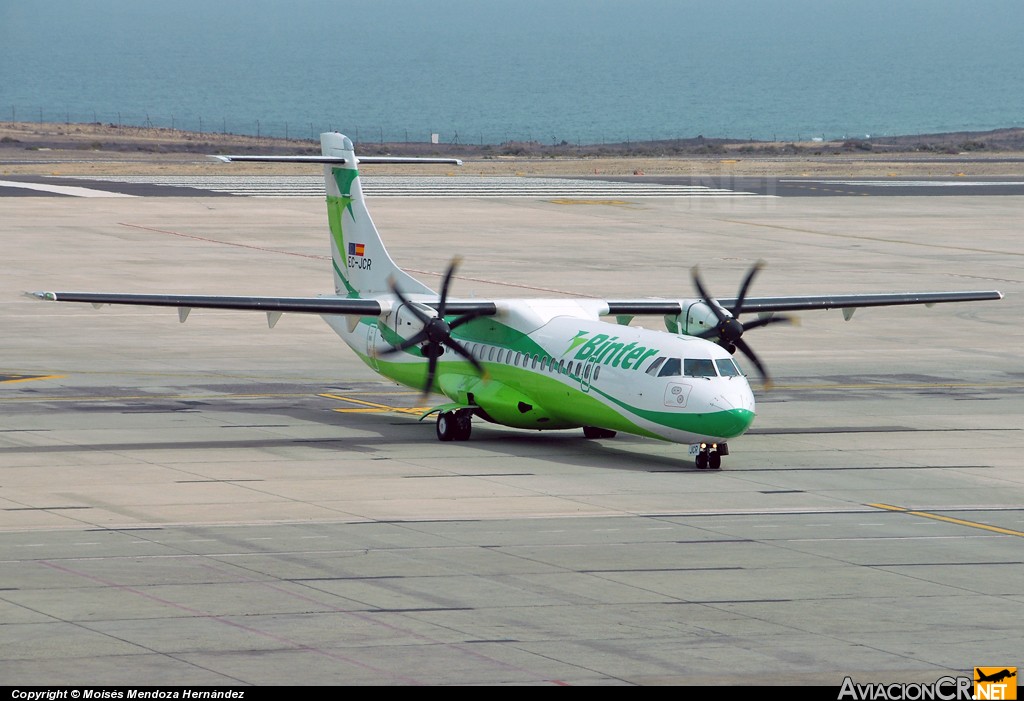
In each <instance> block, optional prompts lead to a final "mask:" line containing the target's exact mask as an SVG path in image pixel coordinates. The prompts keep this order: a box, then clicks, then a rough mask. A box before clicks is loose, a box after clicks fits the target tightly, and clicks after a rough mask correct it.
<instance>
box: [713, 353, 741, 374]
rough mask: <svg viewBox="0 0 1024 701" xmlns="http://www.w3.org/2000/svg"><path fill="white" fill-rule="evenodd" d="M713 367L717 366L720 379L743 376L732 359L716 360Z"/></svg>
mask: <svg viewBox="0 0 1024 701" xmlns="http://www.w3.org/2000/svg"><path fill="white" fill-rule="evenodd" d="M715 365H717V366H718V374H719V375H721V376H722V377H737V376H739V375H742V374H743V373H742V372H740V369H739V367H737V365H736V362H735V361H734V360H733V359H732V358H722V359H720V360H716V361H715Z"/></svg>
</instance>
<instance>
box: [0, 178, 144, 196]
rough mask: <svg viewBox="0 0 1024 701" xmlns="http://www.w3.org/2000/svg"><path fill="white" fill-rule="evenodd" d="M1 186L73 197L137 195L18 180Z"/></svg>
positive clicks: (0, 181) (6, 181)
mask: <svg viewBox="0 0 1024 701" xmlns="http://www.w3.org/2000/svg"><path fill="white" fill-rule="evenodd" d="M95 179H96V178H94V180H95ZM0 187H19V188H21V189H23V190H37V191H39V192H52V193H53V194H55V195H71V196H72V197H135V195H126V194H124V193H123V192H107V191H106V190H93V189H91V188H87V187H75V186H73V185H44V184H42V183H20V182H18V181H16V180H0Z"/></svg>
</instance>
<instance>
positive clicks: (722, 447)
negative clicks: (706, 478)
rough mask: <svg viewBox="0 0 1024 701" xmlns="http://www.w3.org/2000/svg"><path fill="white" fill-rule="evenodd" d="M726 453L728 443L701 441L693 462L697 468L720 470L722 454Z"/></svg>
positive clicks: (727, 452) (727, 451)
mask: <svg viewBox="0 0 1024 701" xmlns="http://www.w3.org/2000/svg"><path fill="white" fill-rule="evenodd" d="M728 454H729V444H728V443H701V444H700V451H699V452H698V453H697V457H696V458H695V459H694V463H695V464H696V466H697V469H698V470H720V469H722V456H723V455H728Z"/></svg>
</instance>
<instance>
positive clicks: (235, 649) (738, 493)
mask: <svg viewBox="0 0 1024 701" xmlns="http://www.w3.org/2000/svg"><path fill="white" fill-rule="evenodd" d="M368 190H369V188H368ZM588 199H593V200H594V201H590V202H587V201H585V200H588ZM604 199H609V200H611V199H615V198H611V197H608V198H604V197H600V198H589V197H588V198H584V197H568V198H555V197H551V196H549V195H547V194H544V195H538V196H536V197H527V196H518V197H498V196H492V197H486V198H483V197H471V198H439V199H433V198H425V197H412V198H406V197H390V198H386V197H380V198H378V199H376V200H374V199H371V200H370V202H369V206H370V208H371V212H372V213H373V215H374V219H375V222H376V223H377V225H378V227H379V228H380V229H381V231H382V233H383V235H384V238H385V242H386V243H387V244H388V246H389V250H390V252H391V255H392V256H393V257H394V258H395V259H396V260H397V261H399V262H400V263H404V264H405V265H406V266H407V267H408V268H409V269H412V270H414V271H416V274H417V276H419V277H422V278H423V279H424V280H425V281H427V282H428V283H430V284H435V283H437V282H438V280H439V274H440V273H441V272H443V270H444V269H445V267H446V265H447V263H448V261H449V259H450V257H451V256H453V255H455V254H460V255H462V256H463V257H464V263H463V265H462V267H461V268H460V277H459V278H458V279H457V280H456V281H455V284H454V290H453V294H455V295H460V296H463V295H464V296H474V297H476V298H489V297H494V296H506V297H507V296H518V295H530V296H541V295H551V294H553V292H552V290H554V291H559V292H563V293H575V294H584V295H597V296H618V297H624V296H631V297H632V296H642V295H647V294H650V295H659V296H684V295H688V294H691V289H690V287H691V283H690V280H689V270H690V267H691V266H692V265H694V264H698V263H699V264H700V266H701V272H702V275H703V277H704V279H705V281H706V282H707V284H708V285H709V286H710V287H711V288H712V290H713V291H714V292H717V293H718V294H721V295H731V294H733V293H734V292H735V290H736V288H737V286H738V284H739V281H740V280H741V279H742V277H743V275H744V273H745V272H746V270H747V269H748V267H749V266H750V265H751V264H752V263H753V262H754V261H756V260H759V259H763V260H765V261H766V263H767V267H766V268H765V270H764V272H763V273H762V275H761V277H760V278H759V279H758V280H757V282H756V283H755V289H754V290H753V291H752V294H758V295H777V294H815V293H825V292H835V293H846V292H885V291H907V290H920V291H932V290H968V289H1000V290H1002V291H1003V292H1004V293H1005V294H1006V298H1005V299H1004V300H1002V301H999V302H991V303H977V304H964V305H940V306H937V307H935V308H933V309H924V308H922V309H910V308H900V309H889V310H882V309H877V310H861V311H858V312H857V313H856V314H855V315H854V317H853V319H852V320H851V321H849V322H847V321H844V319H843V316H842V314H840V313H839V312H838V311H834V312H819V313H808V314H805V315H803V317H802V322H803V323H802V325H801V326H799V327H795V328H788V327H782V328H779V327H770V328H766V329H759V330H757V331H756V332H752V333H751V334H750V337H749V339H748V340H749V341H750V343H751V344H752V345H753V347H754V348H755V349H756V350H757V352H758V354H759V355H761V357H762V358H763V359H764V360H765V361H766V363H767V364H768V365H769V367H770V368H771V369H772V371H773V374H774V376H775V378H776V382H777V386H776V388H775V389H773V390H771V391H770V392H766V391H762V390H761V389H760V388H758V387H755V394H756V396H757V399H758V419H757V421H756V423H755V426H754V429H753V430H752V431H751V433H749V434H748V435H747V436H745V437H743V438H741V439H738V440H737V441H734V442H733V443H732V444H731V448H732V454H731V455H730V456H728V457H727V458H726V459H725V461H724V464H723V467H724V469H723V470H722V471H721V472H718V473H709V472H705V471H697V470H695V469H693V467H692V462H691V459H689V458H688V457H686V455H685V454H684V453H685V448H683V447H680V446H675V445H666V444H661V443H656V442H651V441H647V440H643V439H639V438H631V437H628V436H619V437H618V438H616V439H614V440H607V441H589V440H586V439H584V438H583V437H582V435H581V434H578V433H577V432H574V431H567V432H551V433H526V432H519V431H513V430H507V429H503V428H498V427H490V426H487V425H485V424H481V423H477V424H476V425H475V428H474V434H473V439H472V440H471V441H469V442H468V443H439V442H437V441H436V439H435V438H434V428H433V425H432V424H430V423H429V422H423V423H421V422H419V421H418V420H417V418H418V414H417V413H416V412H414V411H413V409H415V408H416V407H417V406H418V405H420V404H421V401H420V397H419V396H418V395H417V394H416V393H415V392H410V391H408V390H405V389H403V388H400V387H396V386H394V385H392V384H389V383H382V382H380V381H379V380H378V379H377V378H376V376H375V375H374V374H373V373H372V372H371V371H370V370H369V369H367V368H366V367H364V366H362V365H361V364H360V363H359V362H358V361H357V360H356V359H355V358H354V356H353V355H352V354H351V353H350V352H349V351H348V349H347V348H345V347H344V346H343V344H341V342H340V340H338V339H337V338H336V337H335V336H334V335H333V334H332V333H331V332H330V329H329V328H328V327H327V326H326V325H325V324H323V322H322V321H321V320H319V319H317V318H309V317H303V316H298V315H285V317H284V318H282V320H281V321H280V322H279V323H278V324H277V326H276V327H275V328H274V329H273V330H270V329H268V328H267V325H266V319H265V317H264V316H263V315H261V314H256V315H248V314H244V313H229V312H202V311H201V310H197V311H195V312H193V313H192V315H191V316H190V317H189V319H188V323H186V324H184V325H179V324H178V320H177V319H178V318H177V315H176V314H175V313H174V311H173V310H148V309H114V308H109V307H108V308H104V309H102V310H99V311H97V310H93V309H92V308H91V307H89V306H88V305H81V306H80V305H59V304H46V303H42V302H37V301H33V300H29V299H25V298H22V297H20V296H19V295H20V294H21V292H22V291H24V290H38V289H65V290H82V291H126V292H174V291H184V292H190V293H211V294H282V295H283V294H295V295H311V294H318V293H321V292H325V291H327V289H328V286H329V285H330V269H329V261H328V260H327V258H326V252H327V233H326V226H325V221H324V212H323V203H322V200H320V199H319V198H316V197H307V198H301V197H295V198H284V199H276V198H275V199H269V198H253V197H245V198H238V197H234V198H232V197H209V196H193V197H128V198H86V197H62V196H57V197H54V196H34V197H7V198H5V199H3V204H2V205H0V206H2V208H3V220H2V224H0V227H2V231H3V234H4V241H5V257H6V259H7V260H8V262H9V270H8V272H7V273H6V274H5V275H4V276H2V279H0V315H2V320H3V324H4V333H3V335H2V336H0V349H2V355H0V358H2V360H0V678H2V679H4V680H5V683H7V684H22V685H24V684H33V685H47V684H175V685H202V684H218V685H246V684H257V685H263V684H392V685H426V684H446V685H447V684H569V685H595V684H625V685H631V684H646V685H655V684H777V683H813V684H825V685H829V686H836V687H837V686H838V685H839V684H840V683H841V682H842V680H843V677H845V676H847V675H849V676H851V677H852V678H853V679H854V681H856V682H857V683H870V682H879V683H882V682H885V683H890V682H897V681H922V682H933V681H935V680H937V679H938V678H939V677H941V676H943V675H945V674H954V675H960V674H967V673H969V671H970V670H971V668H972V667H974V666H988V665H1009V666H1014V665H1017V664H1018V663H1019V662H1020V661H1021V659H1022V657H1024V635H1022V634H1021V633H1020V626H1019V621H1020V619H1021V617H1022V614H1024V594H1022V592H1021V587H1020V583H1021V582H1022V581H1024V556H1022V553H1024V547H1022V545H1024V477H1022V473H1021V469H1020V455H1021V450H1022V448H1024V429H1022V426H1024V391H1022V390H1024V363H1022V361H1021V351H1020V349H1021V347H1022V346H1024V343H1022V341H1024V333H1022V331H1021V328H1020V326H1019V323H1018V322H1019V320H1020V319H1021V318H1022V316H1024V314H1022V312H1024V308H1022V303H1021V302H1020V299H1021V287H1022V284H1021V283H1022V279H1024V272H1022V258H1024V248H1022V246H1021V244H1020V239H1019V222H1020V220H1021V216H1020V215H1021V212H1022V208H1024V199H1022V198H1021V197H1019V196H1012V195H1011V196H1005V197H971V196H945V197H838V196H837V197H813V198H805V197H800V198H798V197H781V198H763V197H729V198H688V197H654V198H644V199H639V198H637V199H636V200H631V201H629V202H626V203H612V202H601V200H604ZM658 323H660V320H659V319H651V320H648V321H647V322H645V324H646V325H650V326H652V327H655V326H657V324H658Z"/></svg>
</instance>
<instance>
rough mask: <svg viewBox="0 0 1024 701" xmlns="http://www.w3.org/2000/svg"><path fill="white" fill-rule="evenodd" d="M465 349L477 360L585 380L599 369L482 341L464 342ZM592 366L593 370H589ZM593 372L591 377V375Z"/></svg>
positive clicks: (595, 366)
mask: <svg viewBox="0 0 1024 701" xmlns="http://www.w3.org/2000/svg"><path fill="white" fill-rule="evenodd" d="M466 350H468V351H469V353H470V354H471V355H472V356H473V357H474V358H476V359H477V360H480V361H483V362H488V363H503V364H505V365H512V366H514V367H521V368H524V369H527V370H537V371H539V372H550V373H553V374H556V375H575V376H576V377H582V378H583V379H585V380H596V379H597V378H598V375H599V374H600V371H601V366H600V365H593V364H591V365H589V366H588V365H587V364H586V363H583V362H582V361H580V362H573V361H569V362H566V361H565V360H564V359H563V360H556V359H555V358H554V356H550V357H549V356H547V355H543V356H542V355H539V354H536V353H535V354H533V355H530V354H529V353H523V352H521V351H513V350H511V349H507V348H498V347H496V346H488V345H485V344H482V343H469V344H466ZM591 368H593V370H591ZM591 373H593V377H591Z"/></svg>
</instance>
